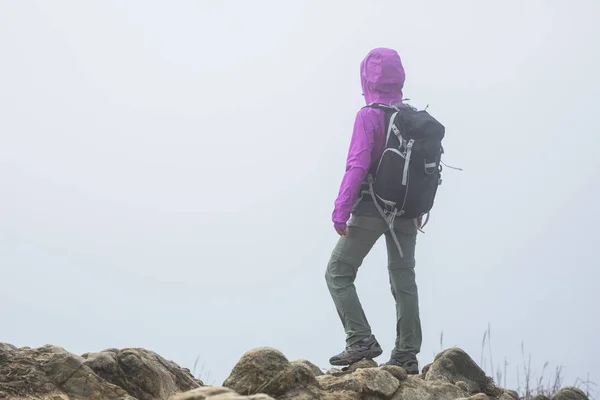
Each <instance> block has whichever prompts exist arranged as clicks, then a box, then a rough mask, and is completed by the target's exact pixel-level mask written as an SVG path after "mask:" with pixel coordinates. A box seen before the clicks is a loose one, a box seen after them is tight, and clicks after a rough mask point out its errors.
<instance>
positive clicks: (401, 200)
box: [367, 103, 445, 255]
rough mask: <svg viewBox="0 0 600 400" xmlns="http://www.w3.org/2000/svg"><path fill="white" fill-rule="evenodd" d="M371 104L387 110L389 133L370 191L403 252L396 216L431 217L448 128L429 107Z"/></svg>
mask: <svg viewBox="0 0 600 400" xmlns="http://www.w3.org/2000/svg"><path fill="white" fill-rule="evenodd" d="M367 107H372V108H378V109H381V110H384V111H385V121H386V124H385V127H386V132H387V134H386V135H387V136H386V144H385V149H384V151H383V154H382V156H381V158H380V160H379V163H378V164H377V165H374V166H373V167H372V168H371V170H370V171H369V174H368V177H367V183H368V184H369V193H370V194H371V196H372V198H373V202H374V203H375V206H376V207H377V209H378V210H379V213H380V214H381V216H382V217H383V218H384V219H386V221H387V222H388V224H389V226H390V230H391V232H392V236H394V240H395V242H396V244H397V245H398V249H399V250H400V254H401V255H402V250H401V249H400V245H399V243H398V240H397V238H396V237H395V233H394V229H392V228H393V224H394V219H395V218H396V217H400V218H410V219H412V218H418V217H421V216H423V215H425V214H427V217H428V218H427V219H429V212H430V210H431V208H432V207H433V203H434V200H435V195H436V193H437V189H438V186H439V185H440V184H441V183H442V178H441V172H442V163H441V156H442V154H443V153H444V148H443V147H442V140H443V139H444V135H445V127H444V125H442V124H441V123H439V122H438V121H437V120H436V119H435V118H434V117H432V116H431V115H430V114H429V113H428V112H427V111H426V110H417V109H416V108H414V107H412V106H410V105H408V104H399V105H397V106H389V105H384V104H378V103H373V104H369V105H368V106H367ZM426 222H427V221H426ZM426 222H425V223H426Z"/></svg>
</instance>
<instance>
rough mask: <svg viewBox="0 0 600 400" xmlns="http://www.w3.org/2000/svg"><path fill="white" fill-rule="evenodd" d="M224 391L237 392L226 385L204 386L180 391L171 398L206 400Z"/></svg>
mask: <svg viewBox="0 0 600 400" xmlns="http://www.w3.org/2000/svg"><path fill="white" fill-rule="evenodd" d="M224 393H233V394H237V393H235V392H234V391H233V390H231V389H229V388H226V387H219V386H203V387H200V388H197V389H193V390H190V391H187V392H185V393H179V394H176V395H175V396H171V397H169V400H205V399H207V398H209V397H211V396H216V395H219V394H224Z"/></svg>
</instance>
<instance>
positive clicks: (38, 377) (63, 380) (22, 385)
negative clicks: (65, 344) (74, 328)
mask: <svg viewBox="0 0 600 400" xmlns="http://www.w3.org/2000/svg"><path fill="white" fill-rule="evenodd" d="M84 361H85V359H84V358H83V357H81V356H78V355H75V354H71V353H69V352H68V351H66V350H65V349H63V348H62V347H58V346H51V345H46V346H43V347H40V348H37V349H31V348H28V347H23V348H16V347H15V346H12V345H8V344H0V399H2V398H5V399H18V398H42V399H44V398H45V399H56V400H58V399H65V400H66V399H70V398H73V399H81V398H83V399H90V400H95V399H98V400H101V399H106V400H136V399H134V398H133V397H131V396H130V395H129V394H128V393H127V392H126V391H125V390H123V389H122V388H120V387H119V386H116V385H113V384H112V383H110V382H107V381H105V380H104V379H102V378H101V377H99V376H98V375H96V374H95V373H94V371H93V370H92V369H91V368H90V367H88V366H87V365H85V364H84Z"/></svg>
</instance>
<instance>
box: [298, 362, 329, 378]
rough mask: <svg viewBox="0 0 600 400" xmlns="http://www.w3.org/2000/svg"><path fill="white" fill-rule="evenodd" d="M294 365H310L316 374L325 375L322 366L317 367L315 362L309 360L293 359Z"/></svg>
mask: <svg viewBox="0 0 600 400" xmlns="http://www.w3.org/2000/svg"><path fill="white" fill-rule="evenodd" d="M292 365H304V366H306V367H308V368H309V369H310V370H311V371H312V372H313V374H314V375H315V376H319V375H323V371H321V368H319V367H317V366H316V365H315V364H313V363H311V362H310V361H308V360H296V361H292Z"/></svg>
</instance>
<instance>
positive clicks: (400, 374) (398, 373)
mask: <svg viewBox="0 0 600 400" xmlns="http://www.w3.org/2000/svg"><path fill="white" fill-rule="evenodd" d="M379 368H380V369H382V370H384V371H387V372H389V373H390V374H392V375H393V376H394V378H396V379H398V380H399V381H400V382H403V381H405V380H406V379H408V373H407V372H406V370H405V369H404V368H402V367H399V366H397V365H382V366H381V367H379Z"/></svg>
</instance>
